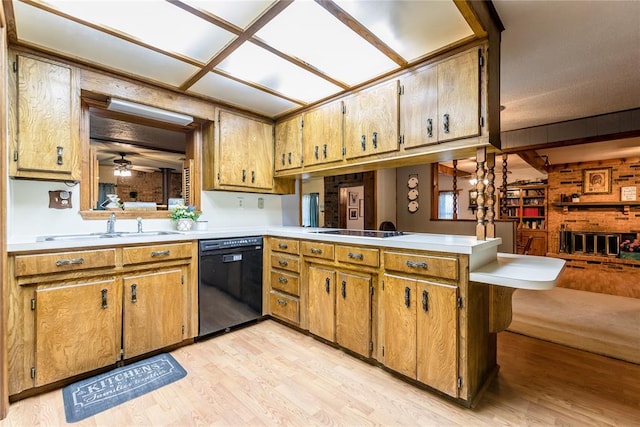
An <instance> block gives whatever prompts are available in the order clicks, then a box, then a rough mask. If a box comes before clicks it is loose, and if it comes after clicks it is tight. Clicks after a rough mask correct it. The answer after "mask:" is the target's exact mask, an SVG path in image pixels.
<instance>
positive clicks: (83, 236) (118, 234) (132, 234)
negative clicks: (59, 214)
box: [36, 230, 181, 242]
mask: <svg viewBox="0 0 640 427" xmlns="http://www.w3.org/2000/svg"><path fill="white" fill-rule="evenodd" d="M171 234H181V233H180V232H178V231H164V230H162V231H143V232H140V233H138V232H136V231H121V232H115V233H85V234H58V235H53V236H40V237H38V238H37V239H36V241H38V242H50V241H57V240H87V239H113V238H116V237H149V236H168V235H171Z"/></svg>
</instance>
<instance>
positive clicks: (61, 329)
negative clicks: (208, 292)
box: [7, 242, 197, 396]
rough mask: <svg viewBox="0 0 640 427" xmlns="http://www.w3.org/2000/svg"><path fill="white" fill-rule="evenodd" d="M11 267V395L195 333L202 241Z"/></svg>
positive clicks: (23, 261)
mask: <svg viewBox="0 0 640 427" xmlns="http://www.w3.org/2000/svg"><path fill="white" fill-rule="evenodd" d="M150 251H151V252H150ZM154 251H160V253H161V254H162V257H160V258H161V259H158V258H159V257H153V255H151V257H152V258H151V259H149V260H145V259H144V255H145V254H149V253H153V252H154ZM8 266H9V284H8V292H7V293H8V302H7V308H8V315H7V319H8V324H7V348H8V353H9V357H8V374H9V375H8V377H9V378H8V389H9V395H12V396H13V395H17V394H19V393H22V392H25V391H27V390H29V389H32V388H34V387H40V386H44V385H47V384H51V383H55V382H57V381H61V380H65V379H68V378H71V377H74V376H76V375H79V374H83V373H86V372H91V371H93V370H96V369H100V368H104V367H108V366H112V365H115V364H116V363H117V362H119V361H120V360H123V359H130V358H133V357H136V356H139V355H142V354H145V353H149V352H151V351H154V350H158V349H161V348H164V347H168V346H170V345H173V344H177V343H180V342H182V341H183V340H184V339H188V338H193V337H194V336H195V334H196V333H197V322H196V321H195V320H196V319H197V304H196V302H197V299H196V298H197V279H196V278H197V274H193V269H195V271H197V243H196V242H182V243H171V244H166V245H162V244H154V245H141V246H130V247H118V246H116V247H114V248H109V249H97V250H96V249H90V250H89V249H85V250H77V251H64V252H63V251H51V252H47V253H41V254H37V253H36V254H30V253H25V254H15V255H10V256H9V262H8ZM88 266H89V267H88ZM194 317H195V319H194Z"/></svg>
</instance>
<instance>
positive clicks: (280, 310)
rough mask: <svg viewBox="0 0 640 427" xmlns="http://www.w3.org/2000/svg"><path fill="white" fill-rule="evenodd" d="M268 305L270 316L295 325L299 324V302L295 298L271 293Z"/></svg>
mask: <svg viewBox="0 0 640 427" xmlns="http://www.w3.org/2000/svg"><path fill="white" fill-rule="evenodd" d="M269 303H270V306H271V315H273V316H275V317H278V318H280V319H283V320H287V321H289V322H292V323H295V324H296V325H297V324H298V323H299V322H300V302H299V301H298V299H297V298H294V297H290V296H288V295H285V294H281V293H280V292H275V291H271V294H270V295H269Z"/></svg>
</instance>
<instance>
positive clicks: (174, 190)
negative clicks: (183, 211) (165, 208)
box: [116, 171, 182, 205]
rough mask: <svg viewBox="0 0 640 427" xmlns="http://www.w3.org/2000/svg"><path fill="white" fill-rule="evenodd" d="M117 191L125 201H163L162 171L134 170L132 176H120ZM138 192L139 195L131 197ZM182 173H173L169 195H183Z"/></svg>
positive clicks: (160, 202) (158, 202)
mask: <svg viewBox="0 0 640 427" xmlns="http://www.w3.org/2000/svg"><path fill="white" fill-rule="evenodd" d="M116 185H117V188H118V189H117V193H118V197H120V200H122V201H123V202H156V203H157V204H159V205H161V204H163V203H162V172H140V171H133V172H132V175H131V176H130V177H122V176H119V177H118V181H117V184H116ZM132 192H137V193H138V194H137V197H131V195H130V194H131V193H132ZM181 194H182V173H172V174H171V186H170V190H169V197H181Z"/></svg>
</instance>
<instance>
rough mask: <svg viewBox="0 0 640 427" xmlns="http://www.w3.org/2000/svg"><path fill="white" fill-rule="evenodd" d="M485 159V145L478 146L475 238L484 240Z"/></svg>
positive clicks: (485, 237) (485, 235) (485, 234)
mask: <svg viewBox="0 0 640 427" xmlns="http://www.w3.org/2000/svg"><path fill="white" fill-rule="evenodd" d="M486 160H487V149H486V148H485V147H483V148H478V151H477V153H476V164H477V169H476V178H477V179H478V183H477V184H476V191H477V192H478V210H476V218H477V220H478V224H477V225H476V239H478V240H486V239H487V231H486V228H485V223H484V163H485V162H486Z"/></svg>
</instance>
